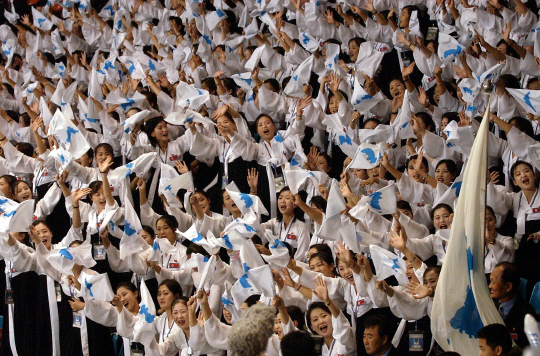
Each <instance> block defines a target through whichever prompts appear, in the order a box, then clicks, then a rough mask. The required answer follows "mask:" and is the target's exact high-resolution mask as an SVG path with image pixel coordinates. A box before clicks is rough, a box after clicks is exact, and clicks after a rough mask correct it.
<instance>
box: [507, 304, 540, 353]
mask: <svg viewBox="0 0 540 356" xmlns="http://www.w3.org/2000/svg"><path fill="white" fill-rule="evenodd" d="M527 314H531V315H532V316H534V318H535V319H538V316H537V315H536V311H535V310H534V308H533V307H532V306H531V305H530V304H529V303H528V302H527V301H526V300H525V299H523V298H522V297H521V296H520V295H518V296H517V300H516V303H515V304H514V306H513V307H512V309H510V311H509V312H508V315H506V318H505V319H504V323H505V324H506V327H507V328H508V330H509V331H510V333H511V335H512V339H513V340H514V342H515V343H516V345H518V346H519V347H520V348H524V347H525V346H527V345H529V341H528V340H527V337H526V336H525V332H524V331H523V328H524V318H525V315H527ZM516 336H517V338H516Z"/></svg>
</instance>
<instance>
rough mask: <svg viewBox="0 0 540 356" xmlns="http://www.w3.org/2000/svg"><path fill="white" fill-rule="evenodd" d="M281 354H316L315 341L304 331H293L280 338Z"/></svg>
mask: <svg viewBox="0 0 540 356" xmlns="http://www.w3.org/2000/svg"><path fill="white" fill-rule="evenodd" d="M323 305H324V304H323ZM281 354H282V355H283V356H297V355H303V356H316V355H317V353H316V352H315V341H313V338H312V337H311V335H310V334H309V333H307V332H305V331H293V332H291V333H288V334H287V335H285V336H284V337H283V339H282V340H281Z"/></svg>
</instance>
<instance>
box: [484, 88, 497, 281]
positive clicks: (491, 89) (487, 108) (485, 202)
mask: <svg viewBox="0 0 540 356" xmlns="http://www.w3.org/2000/svg"><path fill="white" fill-rule="evenodd" d="M494 88H495V86H494V85H493V81H492V80H491V79H488V80H487V81H485V82H484V84H482V90H484V92H485V93H486V95H487V97H488V99H487V103H486V112H485V113H484V117H483V118H482V120H489V116H490V107H491V94H493V90H494ZM485 159H486V161H487V152H486V158H485ZM488 174H489V173H488ZM487 185H488V182H487V180H486V182H485V185H484V190H485V191H486V194H484V207H486V206H488V204H487ZM484 216H485V215H484ZM483 222H484V226H485V224H486V220H485V217H484V220H483ZM482 244H483V245H485V244H486V229H482ZM485 260H486V256H485V255H484V261H485ZM486 283H487V282H486Z"/></svg>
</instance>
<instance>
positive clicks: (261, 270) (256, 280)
mask: <svg viewBox="0 0 540 356" xmlns="http://www.w3.org/2000/svg"><path fill="white" fill-rule="evenodd" d="M247 275H248V277H249V280H250V281H252V282H253V284H254V285H255V288H257V289H258V290H259V292H261V293H264V295H265V296H266V297H272V298H273V297H275V296H276V289H275V284H274V277H273V276H272V271H271V270H270V266H269V265H264V266H261V267H256V268H252V269H250V270H249V271H248V272H247Z"/></svg>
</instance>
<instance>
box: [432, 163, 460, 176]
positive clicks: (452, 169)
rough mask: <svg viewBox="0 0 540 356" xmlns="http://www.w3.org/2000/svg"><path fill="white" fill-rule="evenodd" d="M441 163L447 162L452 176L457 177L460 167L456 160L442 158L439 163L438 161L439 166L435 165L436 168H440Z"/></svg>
mask: <svg viewBox="0 0 540 356" xmlns="http://www.w3.org/2000/svg"><path fill="white" fill-rule="evenodd" d="M441 164H445V165H446V169H448V172H450V174H451V175H452V176H454V178H456V177H457V175H458V168H457V164H456V162H454V161H453V160H451V159H443V160H440V161H439V163H437V166H436V167H435V170H437V168H439V166H440V165H441Z"/></svg>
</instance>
